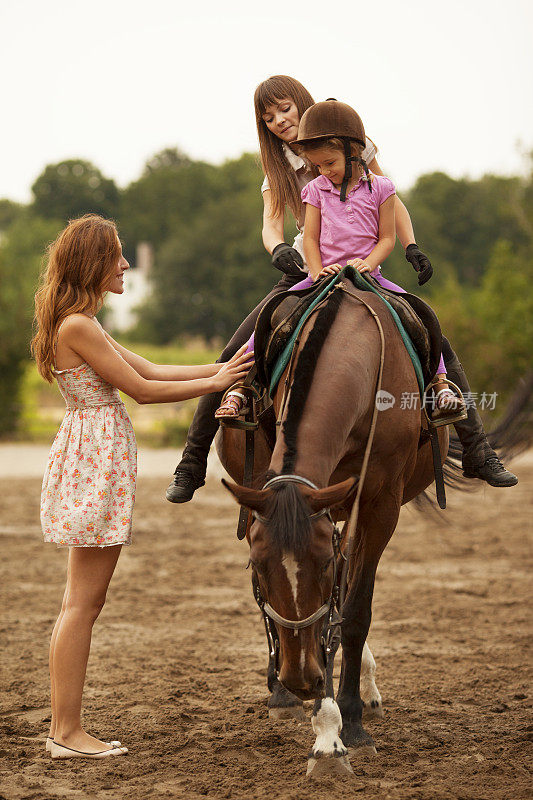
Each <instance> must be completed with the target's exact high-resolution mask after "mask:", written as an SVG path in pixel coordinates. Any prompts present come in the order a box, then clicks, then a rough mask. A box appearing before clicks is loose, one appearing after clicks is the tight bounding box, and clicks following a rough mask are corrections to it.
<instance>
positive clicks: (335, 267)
mask: <svg viewBox="0 0 533 800" xmlns="http://www.w3.org/2000/svg"><path fill="white" fill-rule="evenodd" d="M341 269H342V267H341V265H340V264H329V266H327V267H323V268H322V269H321V270H320V272H319V273H318V275H317V276H316V278H315V281H319V280H320V278H325V277H326V275H336V274H337V273H338V272H340V271H341Z"/></svg>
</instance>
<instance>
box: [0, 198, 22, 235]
mask: <svg viewBox="0 0 533 800" xmlns="http://www.w3.org/2000/svg"><path fill="white" fill-rule="evenodd" d="M24 212H25V207H24V206H23V205H22V203H15V202H13V200H7V199H3V200H0V232H2V231H5V230H6V228H9V226H10V225H11V223H13V222H14V221H15V220H16V219H17V218H18V217H19V216H21V214H23V213H24Z"/></svg>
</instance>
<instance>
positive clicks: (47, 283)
mask: <svg viewBox="0 0 533 800" xmlns="http://www.w3.org/2000/svg"><path fill="white" fill-rule="evenodd" d="M47 255H48V257H47V261H46V265H45V268H44V270H43V273H42V275H41V281H40V287H39V289H38V291H37V294H36V295H35V318H34V329H35V335H34V337H33V339H32V342H31V351H32V354H33V357H34V358H35V361H36V363H37V369H38V370H39V372H40V374H41V375H42V377H43V378H44V379H45V380H47V381H48V382H49V383H51V382H52V379H53V369H54V359H55V343H56V337H57V331H58V328H59V326H60V325H61V323H62V322H63V320H64V319H66V318H67V317H68V316H69V315H70V314H75V313H80V312H81V313H84V314H89V315H90V316H93V315H94V314H96V312H97V311H98V310H99V309H100V308H101V306H102V303H103V298H104V293H105V291H106V286H107V284H108V282H109V279H110V277H111V276H112V274H113V270H114V269H115V268H116V266H117V264H118V262H119V260H120V243H119V241H118V235H117V229H116V227H115V223H114V222H112V221H111V220H108V219H104V218H103V217H100V216H98V214H86V215H85V216H83V217H80V218H79V219H74V220H71V222H69V224H68V225H67V227H66V228H65V230H64V231H62V232H61V233H60V234H59V236H58V237H57V239H56V240H55V242H53V243H52V244H51V245H50V247H49V248H48V254H47Z"/></svg>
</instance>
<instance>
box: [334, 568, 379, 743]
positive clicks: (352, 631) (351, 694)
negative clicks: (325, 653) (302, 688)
mask: <svg viewBox="0 0 533 800" xmlns="http://www.w3.org/2000/svg"><path fill="white" fill-rule="evenodd" d="M373 586H374V570H364V569H363V570H362V571H361V572H360V573H359V575H358V576H356V577H355V580H354V581H353V582H352V585H351V587H350V591H349V594H348V596H347V598H346V601H345V603H344V608H343V624H342V635H341V641H342V666H341V677H340V685H339V693H338V695H337V703H338V705H339V708H340V710H341V714H342V723H343V724H342V734H341V735H342V741H343V742H344V744H345V745H346V747H348V748H349V749H350V751H351V754H355V753H356V752H357V754H358V755H359V754H375V753H376V748H375V745H374V740H373V739H372V737H371V736H370V734H369V733H367V732H366V731H365V729H364V728H363V725H362V716H363V701H362V700H361V695H360V675H361V661H362V656H363V648H364V645H365V640H366V637H367V634H368V629H369V627H370V619H371V613H372V611H371V606H372V590H373Z"/></svg>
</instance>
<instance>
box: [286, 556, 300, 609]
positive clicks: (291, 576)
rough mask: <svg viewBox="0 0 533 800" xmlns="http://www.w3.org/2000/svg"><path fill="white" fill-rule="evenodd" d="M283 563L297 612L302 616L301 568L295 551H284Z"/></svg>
mask: <svg viewBox="0 0 533 800" xmlns="http://www.w3.org/2000/svg"><path fill="white" fill-rule="evenodd" d="M281 563H282V564H283V566H284V567H285V572H286V573H287V580H288V581H289V586H290V587H291V591H292V596H293V599H294V607H295V609H296V613H297V615H298V616H300V606H299V604H298V570H299V568H300V567H299V564H298V562H297V561H296V559H295V557H294V554H293V553H284V554H283V558H282V559H281Z"/></svg>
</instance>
